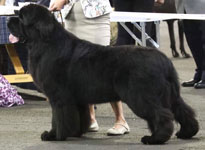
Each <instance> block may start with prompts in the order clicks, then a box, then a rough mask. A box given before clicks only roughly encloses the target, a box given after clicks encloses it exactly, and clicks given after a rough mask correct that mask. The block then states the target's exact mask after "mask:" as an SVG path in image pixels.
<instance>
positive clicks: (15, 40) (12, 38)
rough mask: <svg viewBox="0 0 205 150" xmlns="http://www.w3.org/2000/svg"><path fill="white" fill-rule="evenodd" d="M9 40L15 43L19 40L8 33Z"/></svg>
mask: <svg viewBox="0 0 205 150" xmlns="http://www.w3.org/2000/svg"><path fill="white" fill-rule="evenodd" d="M9 41H10V42H11V43H17V42H18V41H19V38H18V37H16V36H14V35H13V34H10V35H9Z"/></svg>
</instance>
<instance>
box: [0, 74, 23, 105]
mask: <svg viewBox="0 0 205 150" xmlns="http://www.w3.org/2000/svg"><path fill="white" fill-rule="evenodd" d="M23 104H24V100H23V99H22V97H21V96H20V95H18V93H17V91H16V89H14V88H13V87H12V86H11V85H10V84H9V82H8V81H7V80H6V79H5V78H4V77H3V76H2V75H1V74H0V107H11V106H13V105H23Z"/></svg>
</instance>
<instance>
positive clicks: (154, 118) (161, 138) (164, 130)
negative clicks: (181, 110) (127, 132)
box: [141, 108, 174, 144]
mask: <svg viewBox="0 0 205 150" xmlns="http://www.w3.org/2000/svg"><path fill="white" fill-rule="evenodd" d="M150 113H153V114H152V115H150V116H147V117H145V118H144V119H145V120H146V121H147V123H148V127H149V129H150V131H151V133H152V135H151V136H144V137H143V138H142V139H141V142H142V143H144V144H163V143H165V142H166V141H168V140H169V139H170V137H171V135H172V133H173V130H174V125H173V114H172V113H171V112H170V111H169V110H168V109H164V108H160V109H155V110H150Z"/></svg>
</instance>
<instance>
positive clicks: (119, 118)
mask: <svg viewBox="0 0 205 150" xmlns="http://www.w3.org/2000/svg"><path fill="white" fill-rule="evenodd" d="M110 104H111V106H112V109H113V111H114V113H115V119H116V120H115V124H116V125H115V127H116V128H117V127H118V125H117V124H118V123H119V124H125V123H126V121H125V117H124V114H123V108H122V102H121V101H118V102H111V103H110Z"/></svg>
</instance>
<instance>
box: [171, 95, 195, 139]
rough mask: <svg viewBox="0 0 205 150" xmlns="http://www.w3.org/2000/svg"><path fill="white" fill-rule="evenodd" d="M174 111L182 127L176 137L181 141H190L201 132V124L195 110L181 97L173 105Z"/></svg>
mask: <svg viewBox="0 0 205 150" xmlns="http://www.w3.org/2000/svg"><path fill="white" fill-rule="evenodd" d="M172 110H173V113H174V117H175V119H176V121H177V122H179V124H180V125H181V128H180V130H179V131H178V132H177V133H176V136H177V137H178V138H181V139H189V138H191V137H192V136H194V135H196V134H197V132H198V130H199V124H198V121H197V120H196V119H195V113H194V111H193V109H192V108H191V107H190V106H188V105H187V104H186V103H185V102H184V101H183V99H182V98H181V97H179V98H178V99H177V101H176V103H174V104H173V106H172Z"/></svg>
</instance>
